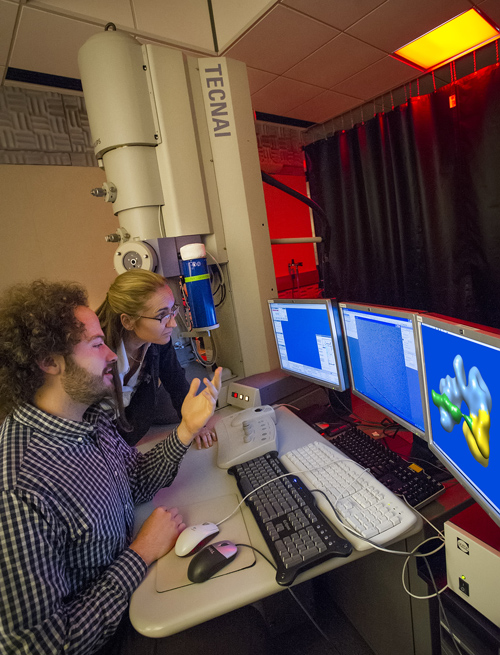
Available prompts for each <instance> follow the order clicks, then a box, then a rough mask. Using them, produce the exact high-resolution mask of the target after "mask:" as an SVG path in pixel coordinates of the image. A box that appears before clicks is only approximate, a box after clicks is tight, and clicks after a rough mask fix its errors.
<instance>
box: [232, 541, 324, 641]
mask: <svg viewBox="0 0 500 655" xmlns="http://www.w3.org/2000/svg"><path fill="white" fill-rule="evenodd" d="M235 546H238V547H239V546H243V547H244V548H250V550H254V551H255V552H256V553H259V555H260V556H261V557H263V558H264V559H265V560H266V562H267V563H268V564H269V565H270V566H272V567H273V569H274V570H275V571H277V570H278V569H277V567H276V565H275V564H274V562H271V560H270V559H269V557H266V556H265V555H264V553H263V552H262V551H261V550H259V549H258V548H255V546H250V545H249V544H235ZM287 589H288V591H289V592H290V594H291V595H292V598H293V599H294V600H295V602H296V603H297V605H298V606H299V607H300V609H301V610H302V611H303V612H304V614H305V615H306V616H307V618H308V619H309V620H310V621H311V623H312V624H313V626H314V627H315V628H316V630H317V631H318V632H319V633H320V635H321V636H322V637H323V638H324V639H326V641H328V643H330V639H329V637H328V635H326V634H325V633H324V632H323V630H322V629H321V628H320V627H319V625H318V624H317V623H316V621H315V620H314V619H313V617H312V616H311V615H310V613H309V612H308V610H307V609H306V608H305V607H304V605H303V603H302V602H301V601H300V600H299V598H298V597H297V595H296V594H295V592H294V591H293V590H292V588H291V587H287Z"/></svg>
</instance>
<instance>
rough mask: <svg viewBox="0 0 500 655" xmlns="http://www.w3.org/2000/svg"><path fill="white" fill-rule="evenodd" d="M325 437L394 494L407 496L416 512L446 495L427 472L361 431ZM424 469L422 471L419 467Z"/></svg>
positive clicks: (442, 488)
mask: <svg viewBox="0 0 500 655" xmlns="http://www.w3.org/2000/svg"><path fill="white" fill-rule="evenodd" d="M325 437H326V438H327V439H329V441H330V442H331V443H332V444H334V446H335V447H336V448H338V449H339V450H340V451H342V452H343V453H344V454H346V455H348V456H349V457H350V458H351V459H353V460H354V461H355V462H358V464H361V465H362V466H365V467H366V468H369V469H370V471H371V472H372V474H373V475H374V476H375V477H376V478H377V480H380V482H381V483H382V484H383V485H384V486H385V487H387V488H388V489H389V490H390V491H392V492H393V493H395V494H398V495H399V496H404V498H405V499H406V500H407V501H408V503H409V504H410V505H411V506H412V507H414V508H415V509H419V508H420V507H423V506H424V505H427V504H428V503H430V502H431V501H433V500H434V499H435V498H437V497H438V496H440V495H441V494H442V493H443V492H444V491H445V488H444V486H443V485H442V484H441V483H440V482H438V481H437V480H435V479H434V478H433V477H432V476H430V475H429V474H428V473H426V472H425V471H424V470H420V471H417V470H415V469H413V468H411V463H410V462H407V461H406V460H404V459H403V458H402V457H401V456H400V455H398V454H397V453H394V452H393V451H392V450H390V449H389V448H387V446H386V445H385V444H383V443H382V442H381V441H378V440H377V439H372V437H370V436H369V435H368V434H366V433H365V432H363V431H362V430H359V429H358V428H349V429H348V430H346V431H345V432H341V433H340V434H337V435H335V436H333V437H331V438H330V437H329V436H328V431H326V433H325ZM419 468H420V467H419Z"/></svg>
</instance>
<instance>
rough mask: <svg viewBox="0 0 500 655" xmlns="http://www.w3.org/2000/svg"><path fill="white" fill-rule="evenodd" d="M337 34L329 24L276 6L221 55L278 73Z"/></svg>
mask: <svg viewBox="0 0 500 655" xmlns="http://www.w3.org/2000/svg"><path fill="white" fill-rule="evenodd" d="M337 34H338V30H335V29H333V28H332V27H328V26H326V25H323V24H322V23H319V22H318V21H316V20H313V19H312V18H308V17H307V16H302V15H301V14H298V13H297V12H295V11H292V10H291V9H287V8H286V7H283V6H278V7H275V8H274V9H273V10H272V11H271V12H270V13H269V14H267V15H266V17H265V18H264V19H263V20H261V21H259V22H258V23H257V24H256V25H255V26H254V27H252V28H251V29H250V30H249V31H248V32H247V33H246V34H245V35H244V36H242V37H241V39H240V40H239V41H237V43H235V45H234V46H231V47H230V48H229V49H228V50H227V51H225V52H224V55H226V56H228V57H232V58H234V59H240V60H241V61H244V62H245V63H246V64H247V65H248V66H252V68H258V69H259V70H264V71H268V72H269V73H276V74H278V75H281V74H282V73H284V72H285V71H286V70H288V69H289V68H291V67H292V66H294V65H295V64H298V62H299V61H300V60H301V59H303V58H304V57H307V56H308V55H310V54H311V53H312V52H314V51H315V50H317V49H318V48H320V47H321V46H322V45H324V44H325V43H326V42H327V41H330V39H333V37H334V36H337Z"/></svg>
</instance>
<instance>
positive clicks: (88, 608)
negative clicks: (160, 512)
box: [0, 405, 187, 655]
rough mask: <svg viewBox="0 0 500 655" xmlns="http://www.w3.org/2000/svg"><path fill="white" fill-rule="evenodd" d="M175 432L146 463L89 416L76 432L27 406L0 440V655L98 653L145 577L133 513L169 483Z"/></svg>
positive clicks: (101, 417) (178, 455) (178, 446)
mask: <svg viewBox="0 0 500 655" xmlns="http://www.w3.org/2000/svg"><path fill="white" fill-rule="evenodd" d="M186 450H187V447H186V446H184V445H183V444H182V443H181V442H180V441H179V439H178V437H177V433H176V431H175V430H174V432H173V433H172V434H171V435H170V436H169V437H167V439H165V440H164V441H163V442H161V443H160V444H158V445H157V446H156V447H155V448H153V449H152V450H151V451H149V452H148V453H146V454H141V453H139V452H138V451H137V450H136V449H135V448H131V447H130V446H128V445H127V444H126V443H125V442H124V441H123V439H122V438H121V437H120V436H119V435H118V433H117V432H116V430H115V428H114V427H113V425H112V423H111V422H110V420H109V418H108V417H107V416H106V415H105V413H104V412H103V411H102V410H100V409H98V408H97V407H91V408H90V409H89V410H87V412H86V413H85V416H84V420H83V422H76V421H70V420H66V419H61V418H58V417H56V416H52V415H49V414H46V413H45V412H42V411H40V410H38V409H36V408H35V407H33V406H32V405H23V406H22V407H20V408H19V409H17V410H16V411H15V412H14V413H13V414H12V415H10V416H9V417H7V419H6V420H5V421H4V423H3V425H2V429H1V431H0V457H1V460H0V466H1V470H0V475H1V487H0V493H1V506H0V553H1V554H0V572H1V576H2V582H1V585H0V652H2V653H6V654H8V655H11V654H12V655H14V653H15V654H16V655H18V654H20V653H26V654H28V653H29V654H30V655H33V654H35V653H36V654H38V653H43V655H47V654H49V653H68V654H69V653H71V654H76V653H78V655H83V654H90V653H93V652H95V651H97V650H98V649H99V648H100V647H101V646H103V644H105V642H106V641H107V640H108V639H109V638H110V637H111V636H112V634H113V633H114V631H115V630H116V627H117V625H118V623H119V622H120V619H121V618H122V616H123V614H124V612H125V611H126V609H127V607H128V601H129V598H130V595H131V593H132V592H133V591H134V589H136V587H137V586H138V585H139V583H140V582H141V580H142V579H143V578H144V576H145V574H146V570H147V567H146V564H145V562H144V561H143V560H142V558H141V557H140V556H139V555H138V554H137V553H135V552H134V551H133V550H131V549H130V548H128V546H129V544H130V543H131V541H132V531H133V524H134V506H135V505H136V504H138V503H142V502H145V501H148V500H151V498H152V497H153V496H154V494H155V493H156V492H157V491H158V490H159V489H161V488H162V487H165V486H168V485H170V484H171V483H172V481H173V480H174V478H175V476H176V474H177V471H178V467H179V464H180V462H181V460H182V458H183V456H184V454H185V453H186Z"/></svg>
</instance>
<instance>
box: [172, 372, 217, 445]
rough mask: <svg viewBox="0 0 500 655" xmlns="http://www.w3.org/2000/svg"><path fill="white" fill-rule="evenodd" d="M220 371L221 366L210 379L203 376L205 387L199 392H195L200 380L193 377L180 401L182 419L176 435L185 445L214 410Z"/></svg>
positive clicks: (191, 439)
mask: <svg viewBox="0 0 500 655" xmlns="http://www.w3.org/2000/svg"><path fill="white" fill-rule="evenodd" d="M221 373H222V368H220V367H219V368H218V369H217V370H216V371H215V373H214V376H213V378H212V380H209V379H208V378H204V379H203V382H204V383H205V388H204V389H203V391H201V392H200V393H197V392H198V389H199V387H200V380H198V378H195V379H194V380H193V381H192V382H191V386H190V388H189V391H188V393H187V396H186V397H185V399H184V402H183V403H182V408H181V413H182V421H181V423H180V425H179V427H178V428H177V435H178V437H179V439H180V440H181V441H182V443H184V444H186V446H187V445H189V444H190V443H191V442H192V441H193V439H194V437H195V435H196V434H197V433H198V431H199V430H201V428H202V427H204V425H205V424H206V422H207V421H208V419H209V418H210V417H211V416H212V414H213V413H214V411H215V405H216V403H217V398H218V396H219V391H220V387H221Z"/></svg>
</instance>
